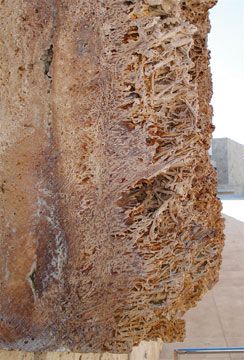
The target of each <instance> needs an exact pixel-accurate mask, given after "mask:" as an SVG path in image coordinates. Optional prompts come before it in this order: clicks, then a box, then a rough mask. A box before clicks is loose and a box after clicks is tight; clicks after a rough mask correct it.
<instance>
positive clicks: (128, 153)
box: [0, 0, 224, 353]
mask: <svg viewBox="0 0 244 360" xmlns="http://www.w3.org/2000/svg"><path fill="white" fill-rule="evenodd" d="M215 3H216V1H213V0H204V1H202V0H201V1H200V0H186V1H180V0H147V1H144V0H131V1H122V0H103V1H100V2H97V1H95V0H90V1H87V2H80V1H78V0H72V1H68V0H62V1H61V0H43V1H41V2H39V3H38V4H37V3H36V2H35V1H32V0H29V1H26V0H18V2H17V0H13V1H11V3H10V2H8V3H4V2H2V4H1V5H0V7H1V19H2V22H3V24H4V25H3V27H2V28H1V39H2V43H1V46H2V51H1V95H2V99H3V101H2V109H1V118H2V119H3V121H2V129H3V130H2V133H1V144H2V146H1V151H2V153H1V155H0V156H1V160H2V161H1V163H2V168H1V173H2V174H3V175H2V180H1V181H2V185H1V189H2V197H1V202H2V206H1V208H2V209H3V214H2V216H1V221H2V226H1V228H2V231H1V238H2V240H1V244H0V246H1V247H0V257H1V263H2V267H1V272H0V279H1V293H0V304H1V309H0V313H1V318H0V347H1V348H3V349H21V350H27V351H48V350H49V351H55V350H56V351H57V350H58V349H62V350H65V349H66V350H71V351H74V352H75V351H76V352H104V351H109V352H113V353H128V352H130V351H131V349H132V347H133V346H136V345H138V344H139V343H140V342H141V341H142V340H156V339H157V338H161V339H162V340H163V341H165V342H167V341H169V342H171V341H175V340H177V341H181V340H183V338H184V334H185V323H184V320H182V316H183V314H184V312H185V311H186V310H187V309H189V308H190V307H192V306H195V305H196V303H197V301H199V300H200V299H201V297H202V295H203V294H204V293H205V292H206V291H207V290H208V289H210V288H211V287H212V286H213V285H214V284H215V283H216V281H217V280H218V271H219V267H220V264H221V250H222V247H223V242H224V235H223V219H222V218H221V202H220V201H219V199H218V198H217V197H216V188H217V175H216V172H215V170H214V169H213V167H212V165H211V162H210V159H209V155H208V149H209V146H210V141H211V134H212V131H213V128H214V127H213V125H212V122H211V116H212V108H211V106H210V105H209V102H210V99H211V95H212V89H211V75H210V71H209V52H208V50H207V34H208V31H209V28H210V27H209V20H208V9H209V8H210V7H212V6H213V5H214V4H215Z"/></svg>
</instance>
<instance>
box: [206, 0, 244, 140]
mask: <svg viewBox="0 0 244 360" xmlns="http://www.w3.org/2000/svg"><path fill="white" fill-rule="evenodd" d="M210 21H211V27H212V28H211V32H210V34H209V37H208V47H209V49H210V50H211V71H212V80H213V90H214V95H213V98H212V105H213V107H214V117H213V123H214V125H215V126H216V130H215V132H214V133H213V137H215V138H219V137H228V138H230V139H232V140H235V141H237V142H239V143H241V144H244V0H219V1H218V3H217V5H216V6H215V7H214V8H213V9H212V10H211V11H210Z"/></svg>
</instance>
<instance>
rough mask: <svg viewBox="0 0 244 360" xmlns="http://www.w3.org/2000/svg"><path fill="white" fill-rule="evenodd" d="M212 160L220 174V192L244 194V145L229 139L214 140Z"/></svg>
mask: <svg viewBox="0 0 244 360" xmlns="http://www.w3.org/2000/svg"><path fill="white" fill-rule="evenodd" d="M212 160H213V161H214V163H215V164H216V168H217V172H218V182H219V188H218V190H219V192H226V193H228V192H232V193H234V194H238V195H241V194H244V145H242V144H239V143H237V142H236V141H233V140H231V139H228V138H221V139H213V143H212Z"/></svg>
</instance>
